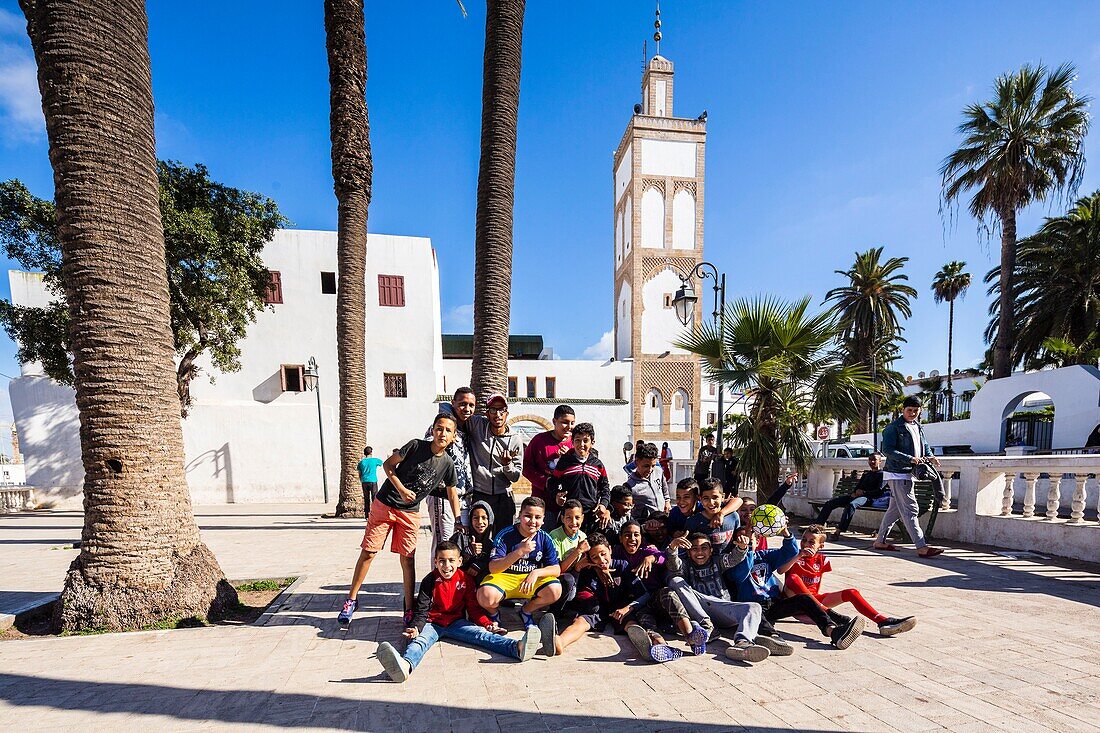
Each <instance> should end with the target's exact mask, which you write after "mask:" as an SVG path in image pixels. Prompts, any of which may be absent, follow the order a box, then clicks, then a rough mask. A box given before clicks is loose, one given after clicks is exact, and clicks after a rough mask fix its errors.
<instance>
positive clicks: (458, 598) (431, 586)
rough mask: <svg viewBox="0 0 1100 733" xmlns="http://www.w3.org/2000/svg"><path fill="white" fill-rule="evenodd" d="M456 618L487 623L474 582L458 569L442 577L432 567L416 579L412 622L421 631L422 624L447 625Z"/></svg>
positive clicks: (422, 628)
mask: <svg viewBox="0 0 1100 733" xmlns="http://www.w3.org/2000/svg"><path fill="white" fill-rule="evenodd" d="M460 618H468V619H469V620H470V621H473V622H474V623H475V624H478V625H479V626H484V627H488V626H489V617H488V616H487V615H486V614H485V609H484V608H482V607H481V604H480V603H478V602H477V582H476V581H473V580H470V579H469V578H467V577H466V573H464V572H462V570H461V569H459V570H456V571H455V574H454V575H452V576H451V579H450V580H444V579H443V576H441V575H440V574H439V572H438V571H435V570H433V571H432V572H431V573H429V574H428V575H427V576H426V577H425V578H424V580H422V581H420V592H419V593H418V594H417V596H416V611H415V612H414V613H413V622H412V623H413V626H415V627H416V630H417V631H423V630H424V624H427V623H432V624H438V625H439V626H450V625H451V624H453V623H454V622H455V621H457V620H458V619H460Z"/></svg>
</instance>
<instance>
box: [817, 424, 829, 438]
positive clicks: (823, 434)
mask: <svg viewBox="0 0 1100 733" xmlns="http://www.w3.org/2000/svg"><path fill="white" fill-rule="evenodd" d="M817 439H818V440H828V439H829V426H828V425H822V426H821V427H819V428H818V429H817Z"/></svg>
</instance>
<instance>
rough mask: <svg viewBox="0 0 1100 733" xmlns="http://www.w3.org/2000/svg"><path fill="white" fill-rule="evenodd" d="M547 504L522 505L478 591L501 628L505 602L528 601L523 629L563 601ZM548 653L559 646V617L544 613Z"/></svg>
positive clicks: (531, 502)
mask: <svg viewBox="0 0 1100 733" xmlns="http://www.w3.org/2000/svg"><path fill="white" fill-rule="evenodd" d="M545 512H546V502H544V501H543V500H542V499H540V498H538V497H537V496H529V497H527V498H526V499H524V500H523V503H522V504H521V505H520V508H519V521H518V522H516V523H515V524H513V525H512V526H511V527H508V528H506V529H504V530H502V531H501V533H500V534H498V535H497V538H496V543H495V544H494V545H493V553H492V555H491V556H490V558H489V575H487V576H486V577H485V578H484V579H482V581H481V587H480V588H478V589H477V600H478V603H480V604H481V607H482V608H484V609H485V611H486V613H488V615H489V619H490V620H491V621H492V622H493V623H494V624H496V625H499V624H500V603H501V601H504V600H511V599H519V600H523V601H526V603H524V605H523V606H522V607H521V608H520V610H519V616H520V619H521V620H522V621H523V626H524V628H530V627H531V626H534V625H535V619H534V616H533V615H532V614H534V613H535V612H536V611H538V610H540V609H543V608H546V607H547V606H549V605H550V604H552V603H553V602H554V601H556V600H558V598H559V597H561V581H560V580H558V575H559V574H560V572H561V567H560V565H559V558H558V551H557V549H555V547H554V541H553V540H551V539H550V535H549V534H547V533H546V532H544V531H543V530H542V520H543V517H544V515H545ZM540 626H541V630H542V639H543V642H544V645H545V646H546V649H547V651H548V653H550V652H551V651H552V650H553V648H554V646H553V644H554V636H555V633H556V631H557V624H556V623H555V622H554V615H553V614H551V613H547V614H544V615H543V617H542V621H541V622H540Z"/></svg>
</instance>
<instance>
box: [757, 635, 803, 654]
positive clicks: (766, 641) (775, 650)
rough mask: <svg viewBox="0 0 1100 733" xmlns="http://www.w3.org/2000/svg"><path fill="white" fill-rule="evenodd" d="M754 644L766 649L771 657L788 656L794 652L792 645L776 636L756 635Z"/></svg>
mask: <svg viewBox="0 0 1100 733" xmlns="http://www.w3.org/2000/svg"><path fill="white" fill-rule="evenodd" d="M756 644H757V645H758V646H762V647H764V648H765V649H767V650H768V653H769V654H771V655H772V656H773V657H789V656H791V655H792V654H794V647H793V646H791V645H790V644H788V643H787V642H785V641H784V640H783V639H780V638H779V637H778V636H765V635H763V634H761V635H760V636H758V637H756Z"/></svg>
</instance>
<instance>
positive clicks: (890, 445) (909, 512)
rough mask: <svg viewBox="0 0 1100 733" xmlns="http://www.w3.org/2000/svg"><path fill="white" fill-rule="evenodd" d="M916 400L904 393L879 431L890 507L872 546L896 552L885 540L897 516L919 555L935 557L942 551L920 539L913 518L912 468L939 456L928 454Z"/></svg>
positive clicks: (915, 502) (915, 521)
mask: <svg viewBox="0 0 1100 733" xmlns="http://www.w3.org/2000/svg"><path fill="white" fill-rule="evenodd" d="M920 410H921V404H920V400H919V399H918V398H916V397H906V398H905V401H904V402H902V414H901V417H899V418H898V419H897V420H894V421H893V422H892V423H890V424H889V425H887V426H886V429H885V430H883V431H882V452H883V453H885V454H886V467H885V468H884V469H883V472H882V478H883V480H884V481H885V482H886V484H887V485H888V486H889V487H890V508H889V509H887V510H886V514H885V515H883V517H882V524H881V525H880V526H879V528H878V536H877V537H875V544H874V548H875V549H876V550H887V551H889V552H897V551H898V548H897V546H896V545H893V544H891V543H890V542H888V541H887V539H886V538H887V537H888V536H889V535H890V530H892V529H893V528H894V524H896V523H897V521H898V520H899V519H900V520H901V521H902V523H903V524H904V525H905V530H906V531H907V532H908V533H909V536H910V537H912V538H913V544H915V545H916V546H917V554H918V555H919V556H921V557H935V556H936V555H939V554H941V553H942V552H943V548H941V547H932V546H931V545H929V544H928V543H927V542H926V541H925V539H924V531H923V530H921V527H920V522H918V521H917V513H918V512H919V509H918V508H917V494H916V492H915V491H914V487H913V484H914V480H913V469H914V467H916V466H917V465H919V464H921V463H931V464H933V465H935V466H938V465H940V462H939V459H937V458H936V457H935V456H934V455H932V449H931V448H930V447H929V445H928V441H927V440H925V439H924V431H923V430H922V429H921V425H920Z"/></svg>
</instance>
